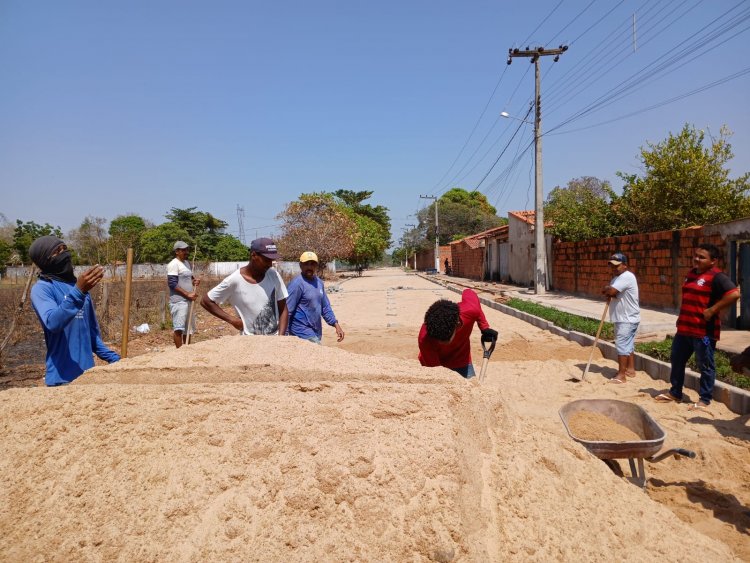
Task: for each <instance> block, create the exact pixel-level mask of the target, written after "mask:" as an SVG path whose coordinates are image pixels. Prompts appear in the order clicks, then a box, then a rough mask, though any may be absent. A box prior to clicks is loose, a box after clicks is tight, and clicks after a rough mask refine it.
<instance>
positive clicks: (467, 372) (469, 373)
mask: <svg viewBox="0 0 750 563" xmlns="http://www.w3.org/2000/svg"><path fill="white" fill-rule="evenodd" d="M450 369H452V370H453V371H455V372H456V373H458V374H459V375H461V376H462V377H465V378H466V379H471V378H472V377H474V376H475V375H476V373H474V364H469V365H468V366H464V367H462V368H450Z"/></svg>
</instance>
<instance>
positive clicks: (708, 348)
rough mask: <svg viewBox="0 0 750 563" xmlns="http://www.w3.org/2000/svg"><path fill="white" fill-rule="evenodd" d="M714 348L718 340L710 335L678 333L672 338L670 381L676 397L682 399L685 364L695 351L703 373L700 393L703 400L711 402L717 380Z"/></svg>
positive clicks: (696, 359) (671, 392)
mask: <svg viewBox="0 0 750 563" xmlns="http://www.w3.org/2000/svg"><path fill="white" fill-rule="evenodd" d="M714 350H716V340H712V339H710V338H709V337H708V336H704V337H703V338H695V337H692V336H683V335H681V334H676V335H675V337H674V340H672V354H671V357H670V362H671V363H672V371H671V373H670V374H669V381H670V382H671V383H672V387H671V389H670V390H669V392H670V394H671V395H672V396H673V397H675V398H676V399H680V400H682V387H683V385H684V384H685V366H686V365H687V362H688V360H689V359H690V356H692V355H693V353H695V362H696V363H697V364H698V369H699V370H700V373H701V382H700V389H699V391H698V395H699V396H700V399H701V402H703V403H705V404H707V405H708V404H710V403H711V399H712V398H713V393H714V382H715V381H716V363H715V362H714Z"/></svg>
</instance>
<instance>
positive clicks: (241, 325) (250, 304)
mask: <svg viewBox="0 0 750 563" xmlns="http://www.w3.org/2000/svg"><path fill="white" fill-rule="evenodd" d="M278 257H279V253H278V251H277V250H276V244H274V242H273V241H272V240H271V239H269V238H259V239H255V240H254V241H253V242H252V243H250V261H249V262H248V264H247V266H243V267H242V268H240V269H239V270H236V271H235V272H234V273H232V274H230V275H228V276H227V277H226V278H224V279H223V280H222V281H221V282H219V285H217V286H216V287H214V288H213V289H212V290H211V291H209V292H208V293H206V294H205V295H204V296H203V298H202V299H201V305H202V306H203V308H204V309H205V310H206V311H208V312H209V313H211V314H212V315H214V316H215V317H218V318H220V319H221V320H223V321H226V322H228V323H229V324H230V325H232V326H233V327H234V328H236V329H237V330H239V331H240V332H241V333H242V334H281V335H283V334H285V333H286V330H287V326H288V324H289V311H288V310H287V307H286V298H287V297H288V296H289V295H288V293H287V289H286V286H285V285H284V281H283V280H282V279H281V276H280V275H279V273H278V272H277V271H276V270H275V269H274V268H272V266H273V261H274V260H276V259H278ZM222 303H228V304H230V305H232V307H234V310H235V311H236V313H237V315H230V314H229V313H228V312H226V311H225V310H224V309H222V308H221V307H220V306H219V305H220V304H222Z"/></svg>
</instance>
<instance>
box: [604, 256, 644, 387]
mask: <svg viewBox="0 0 750 563" xmlns="http://www.w3.org/2000/svg"><path fill="white" fill-rule="evenodd" d="M609 266H610V268H612V276H613V277H612V281H610V282H609V285H607V286H605V287H604V289H603V290H602V293H603V294H604V295H605V296H606V297H607V298H608V299H609V320H610V321H611V322H612V324H613V325H614V327H615V348H616V349H617V366H618V368H617V375H615V376H614V377H613V378H612V379H610V380H609V382H610V383H618V384H621V383H627V381H628V377H635V335H636V333H637V332H638V325H639V324H640V322H641V308H640V303H639V301H638V281H637V280H636V279H635V274H633V272H631V271H630V270H628V257H627V256H626V255H625V254H623V253H622V252H615V253H614V254H613V255H612V256H610V257H609Z"/></svg>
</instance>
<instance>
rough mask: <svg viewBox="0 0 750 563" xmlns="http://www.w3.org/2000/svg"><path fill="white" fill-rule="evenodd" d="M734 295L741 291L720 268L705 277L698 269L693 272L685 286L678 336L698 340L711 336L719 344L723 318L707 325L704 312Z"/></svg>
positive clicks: (715, 316) (712, 320)
mask: <svg viewBox="0 0 750 563" xmlns="http://www.w3.org/2000/svg"><path fill="white" fill-rule="evenodd" d="M733 291H737V286H736V285H734V284H733V283H732V280H730V279H729V277H728V276H727V275H726V274H725V273H723V272H722V271H721V270H719V269H718V268H711V269H710V270H707V271H705V272H703V273H702V274H700V273H698V271H697V270H696V269H695V268H693V269H692V270H690V272H688V275H687V277H686V278H685V283H684V284H683V285H682V306H681V307H680V315H679V316H678V317H677V334H681V335H683V336H691V337H694V338H703V337H704V336H708V337H709V338H710V339H712V340H719V335H720V333H721V319H720V318H719V315H714V316H713V317H711V319H710V320H708V321H706V320H705V319H704V318H703V311H705V310H706V309H708V308H709V307H711V306H712V305H713V304H714V303H716V302H717V301H719V300H720V299H721V298H722V297H724V296H725V295H726V294H727V293H730V292H733Z"/></svg>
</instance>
